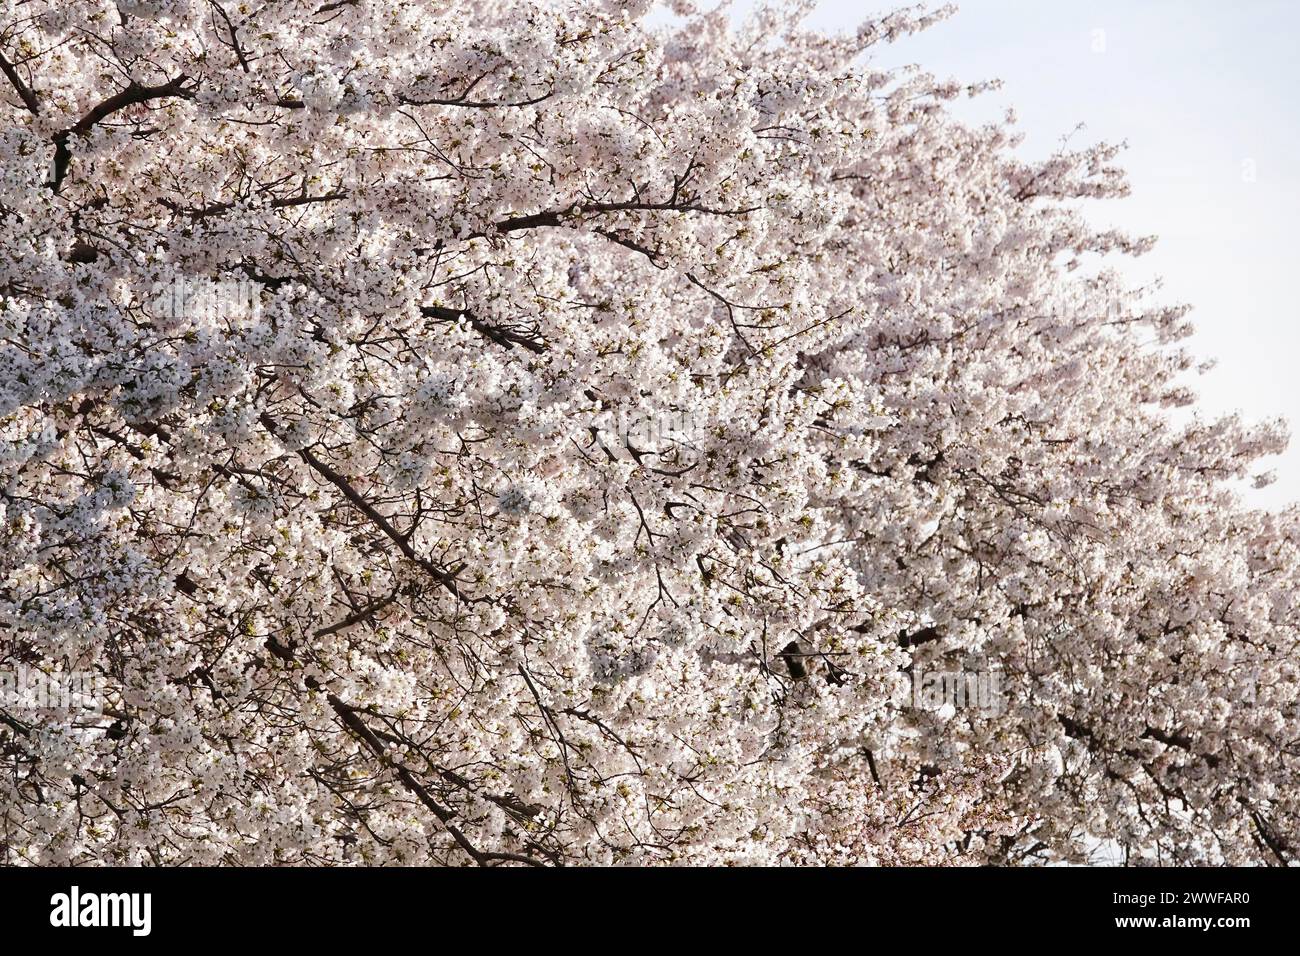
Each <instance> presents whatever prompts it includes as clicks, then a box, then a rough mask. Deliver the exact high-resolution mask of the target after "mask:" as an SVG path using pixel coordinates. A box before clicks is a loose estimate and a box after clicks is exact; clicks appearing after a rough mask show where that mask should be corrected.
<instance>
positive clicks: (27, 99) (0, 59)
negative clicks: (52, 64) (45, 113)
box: [0, 50, 41, 116]
mask: <svg viewBox="0 0 1300 956" xmlns="http://www.w3.org/2000/svg"><path fill="white" fill-rule="evenodd" d="M0 73H4V75H5V76H7V77H9V82H10V83H12V84H13V86H14V89H15V90H17V91H18V98H19V99H20V100H22V101H23V106H25V107H27V110H28V112H30V113H31V114H32V115H33V116H37V115H39V114H40V112H41V104H40V102H39V101H38V100H37V99H36V94H35V93H33V92H32V88H31V87H30V86H28V85H27V84H26V83H25V82H23V78H22V77H21V76H19V75H18V70H17V69H16V68H15V67H14V65H13V64H12V63H10V62H9V60H8V59H7V58H6V57H5V55H4V51H3V50H0Z"/></svg>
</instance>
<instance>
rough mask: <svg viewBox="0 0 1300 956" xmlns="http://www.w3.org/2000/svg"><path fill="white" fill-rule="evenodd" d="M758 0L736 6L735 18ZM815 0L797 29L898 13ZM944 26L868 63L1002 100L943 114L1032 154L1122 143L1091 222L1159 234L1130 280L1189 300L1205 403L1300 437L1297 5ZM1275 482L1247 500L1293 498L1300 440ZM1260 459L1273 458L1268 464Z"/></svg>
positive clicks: (1081, 12)
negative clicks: (1006, 137)
mask: <svg viewBox="0 0 1300 956" xmlns="http://www.w3.org/2000/svg"><path fill="white" fill-rule="evenodd" d="M755 5H756V3H755V2H753V0H739V2H738V3H736V6H735V9H736V10H737V13H738V14H739V13H741V12H744V11H747V10H750V9H752V8H753V7H754V6H755ZM892 8H893V7H892V6H891V5H890V4H888V3H880V2H877V0H871V2H865V3H864V2H853V0H822V2H821V3H819V4H818V6H817V9H816V11H815V12H814V13H813V14H812V15H811V16H810V18H809V20H808V21H807V22H808V24H809V25H810V26H814V27H817V28H819V29H825V30H829V31H844V30H852V29H855V28H856V27H857V26H858V24H859V23H861V22H862V21H863V20H864V19H866V18H867V17H869V16H870V15H872V14H877V13H881V12H884V11H887V10H889V9H892ZM958 8H959V9H958V13H957V14H956V16H954V17H953V18H951V19H949V20H947V21H945V22H944V23H941V24H939V25H937V26H935V27H933V28H932V29H930V30H927V31H924V32H923V33H921V34H918V35H915V36H912V37H908V38H905V39H903V40H900V41H899V42H898V43H896V44H894V45H893V46H891V47H887V48H882V49H881V50H880V52H878V53H876V54H875V55H874V56H873V58H872V62H873V63H874V64H876V65H879V66H901V65H904V64H907V63H917V64H920V65H921V66H922V67H923V68H924V69H926V70H927V71H928V72H931V73H934V74H936V75H937V76H939V77H941V78H944V77H948V76H952V77H955V78H956V79H958V80H961V81H962V82H965V83H970V82H975V81H979V80H984V79H995V78H996V79H1001V80H1002V81H1003V82H1004V85H1003V87H1002V89H1001V90H998V91H995V92H992V93H989V94H986V95H984V96H981V97H979V98H977V99H976V100H974V101H971V100H962V101H960V102H959V103H957V104H955V106H954V108H955V109H956V110H957V111H958V113H959V115H961V116H962V117H963V118H969V119H971V120H973V121H984V120H988V119H994V118H997V117H1000V116H1001V114H1002V113H1003V112H1005V110H1006V108H1007V107H1015V109H1016V112H1017V114H1018V116H1019V124H1018V125H1019V128H1020V129H1021V131H1022V132H1024V133H1025V142H1024V143H1023V145H1022V146H1021V147H1020V149H1021V151H1022V153H1023V154H1024V155H1026V156H1028V157H1044V156H1047V155H1049V154H1050V153H1051V152H1052V151H1053V150H1054V149H1056V148H1057V146H1058V145H1059V144H1060V141H1061V137H1062V136H1064V135H1066V134H1068V133H1070V131H1071V130H1073V129H1074V128H1075V127H1076V126H1077V125H1078V124H1080V123H1084V124H1085V125H1086V128H1085V129H1084V130H1083V131H1081V132H1080V133H1078V134H1076V135H1075V137H1074V139H1073V140H1072V141H1071V145H1072V146H1074V145H1080V144H1083V143H1086V142H1089V141H1096V140H1106V141H1111V142H1118V141H1121V140H1127V142H1128V144H1129V149H1128V150H1127V151H1126V152H1125V153H1123V154H1122V155H1121V158H1120V162H1121V163H1122V164H1123V165H1124V167H1125V168H1126V169H1127V170H1128V171H1129V174H1130V179H1131V182H1132V184H1133V195H1132V196H1131V197H1129V198H1128V199H1124V200H1118V201H1111V202H1103V203H1094V204H1092V207H1093V209H1094V212H1093V214H1092V215H1093V219H1094V221H1096V222H1097V223H1098V224H1099V225H1113V226H1119V227H1123V228H1125V229H1127V230H1129V231H1131V232H1134V233H1137V234H1139V235H1150V234H1155V235H1158V236H1159V237H1160V241H1159V242H1158V243H1157V245H1156V247H1155V249H1154V250H1153V251H1152V252H1150V253H1149V254H1147V255H1146V256H1144V257H1142V258H1141V259H1139V260H1137V261H1136V262H1134V263H1133V265H1132V267H1131V268H1126V269H1125V270H1124V271H1125V272H1126V273H1127V274H1130V275H1131V276H1132V277H1133V278H1134V279H1136V280H1142V281H1148V280H1150V279H1152V278H1154V277H1156V276H1161V277H1163V279H1164V291H1163V296H1162V298H1163V299H1165V300H1166V301H1168V302H1170V303H1175V302H1188V303H1191V304H1192V305H1193V306H1194V309H1193V311H1192V315H1191V317H1192V319H1193V321H1194V322H1195V323H1196V325H1197V329H1198V331H1197V334H1196V336H1195V338H1194V339H1193V340H1192V343H1191V348H1192V349H1193V350H1194V351H1195V352H1196V353H1197V355H1198V356H1199V357H1201V358H1210V357H1214V358H1217V359H1218V366H1217V367H1216V368H1215V369H1214V371H1212V372H1210V373H1209V374H1208V375H1205V376H1201V377H1198V378H1197V379H1196V380H1195V381H1194V382H1193V383H1192V384H1193V385H1194V387H1196V388H1198V390H1199V391H1200V392H1201V394H1202V396H1203V399H1204V407H1206V408H1207V409H1209V410H1211V411H1216V412H1230V411H1241V412H1242V413H1243V414H1244V415H1245V416H1246V417H1248V418H1251V419H1260V418H1266V417H1273V416H1278V415H1282V416H1285V417H1286V418H1288V419H1289V420H1290V422H1291V423H1292V431H1293V433H1297V432H1300V375H1298V374H1297V373H1296V369H1295V365H1296V353H1297V351H1298V350H1300V331H1298V330H1297V325H1298V323H1297V320H1300V308H1298V307H1297V299H1296V295H1295V288H1294V287H1295V280H1296V276H1297V273H1300V256H1297V251H1298V248H1300V242H1298V240H1297V236H1300V233H1298V232H1297V229H1298V228H1300V110H1298V108H1297V96H1298V95H1300V55H1298V54H1297V52H1296V49H1295V44H1296V41H1297V37H1300V2H1296V0H1290V2H1288V0H1234V2H1232V3H1226V2H1221V0H1220V2H1216V0H1089V2H1087V3H1083V2H1058V0H1052V2H1045V0H964V2H959V3H958ZM1268 464H1269V465H1271V466H1272V467H1274V468H1275V469H1276V471H1277V475H1278V481H1277V483H1276V484H1274V485H1272V486H1271V487H1269V488H1266V489H1264V490H1263V491H1246V492H1244V493H1245V494H1246V495H1247V499H1248V500H1249V501H1251V502H1252V503H1256V504H1260V505H1264V506H1267V507H1279V506H1283V505H1285V504H1287V503H1289V502H1293V501H1297V500H1300V434H1298V435H1297V437H1296V438H1295V439H1294V440H1293V447H1292V448H1291V449H1290V450H1289V451H1288V452H1287V454H1286V455H1284V456H1282V457H1281V458H1279V459H1274V460H1273V461H1272V462H1270V463H1268ZM1265 467H1267V466H1265Z"/></svg>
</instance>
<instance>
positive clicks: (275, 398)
mask: <svg viewBox="0 0 1300 956" xmlns="http://www.w3.org/2000/svg"><path fill="white" fill-rule="evenodd" d="M649 6H650V4H649V3H646V2H619V3H606V4H600V5H598V4H594V3H571V4H565V3H555V2H549V0H538V2H522V0H490V2H463V3H438V4H435V3H429V2H424V0H421V2H414V0H410V2H402V0H385V2H383V3H376V2H369V0H337V2H326V3H321V2H320V0H310V2H303V0H285V2H279V3H274V4H261V3H250V2H240V0H118V2H117V3H112V2H108V0H54V2H50V0H3V11H4V12H3V17H2V18H0V71H2V72H3V73H4V77H5V86H4V90H3V94H2V98H3V105H0V112H3V115H4V125H3V132H2V133H0V154H3V160H4V161H3V170H4V172H3V178H2V179H0V223H2V224H3V225H2V227H0V228H2V231H0V247H2V249H0V252H2V253H3V254H0V296H2V298H0V430H2V431H3V436H4V441H3V443H2V444H0V462H2V463H3V464H2V466H0V468H2V470H0V482H2V484H0V575H2V576H0V656H2V657H3V666H4V667H5V668H7V669H10V670H13V669H17V668H30V669H35V670H38V671H41V672H45V673H47V674H51V675H54V677H55V678H57V677H58V676H59V675H70V674H72V673H75V672H85V671H89V672H93V673H94V674H95V675H97V676H98V677H99V678H101V679H102V680H103V682H104V692H103V701H102V704H103V708H102V711H100V712H72V711H68V710H66V709H65V710H57V709H50V708H47V709H44V710H40V709H36V710H33V709H31V708H30V707H28V708H24V707H22V706H19V704H21V703H22V702H21V701H18V702H16V703H15V702H13V701H11V702H9V703H7V704H5V705H4V706H3V707H0V724H2V725H3V726H2V727H0V753H2V754H3V761H4V765H5V772H4V774H3V777H2V778H0V853H2V854H3V857H4V859H5V860H6V861H9V862H30V863H82V862H91V861H102V862H107V863H148V862H153V863H167V864H178V863H248V864H253V863H375V864H378V863H431V862H437V863H468V862H477V863H484V864H491V863H514V862H519V863H534V864H558V863H566V864H574V863H614V862H632V863H657V862H692V863H772V862H787V861H789V862H877V863H893V862H908V863H947V862H958V863H960V862H972V863H978V862H990V861H991V862H1023V861H1033V860H1040V859H1048V858H1054V859H1061V858H1064V859H1082V858H1083V855H1084V854H1085V852H1086V851H1087V850H1088V848H1090V847H1092V846H1094V845H1095V844H1096V842H1097V841H1099V840H1111V841H1115V842H1116V843H1117V844H1118V845H1119V846H1120V847H1122V848H1123V850H1124V852H1125V853H1126V854H1128V855H1129V857H1130V858H1131V859H1132V860H1134V861H1142V860H1145V861H1160V862H1192V861H1227V862H1245V861H1256V860H1259V861H1265V862H1273V863H1277V862H1290V861H1291V860H1293V859H1294V857H1295V854H1296V852H1297V844H1298V841H1300V787H1298V786H1297V763H1298V761H1300V740H1298V739H1297V731H1296V727H1297V722H1296V716H1297V714H1296V701H1297V646H1296V644H1297V623H1298V622H1297V616H1298V611H1297V602H1296V595H1297V593H1300V581H1297V572H1298V570H1300V560H1298V557H1297V551H1298V547H1300V524H1298V522H1297V512H1296V511H1295V510H1294V509H1293V510H1291V511H1288V512H1286V513H1284V514H1267V513H1262V512H1258V511H1252V510H1250V509H1248V508H1246V507H1244V506H1243V505H1242V504H1241V502H1240V501H1239V500H1238V498H1237V497H1236V496H1235V494H1234V492H1233V491H1232V490H1231V487H1230V485H1229V482H1230V481H1232V480H1234V479H1238V478H1242V477H1247V476H1249V475H1250V473H1251V471H1252V469H1253V467H1254V464H1255V462H1256V460H1257V459H1259V458H1260V457H1261V456H1264V455H1267V454H1269V453H1273V452H1276V451H1277V450H1279V449H1280V448H1281V447H1282V444H1283V442H1284V437H1285V436H1284V432H1283V429H1282V428H1281V426H1280V425H1278V424H1268V425H1265V426H1262V427H1255V426H1248V425H1245V424H1243V423H1241V422H1239V421H1237V420H1234V419H1228V420H1221V421H1204V420H1202V419H1200V418H1198V417H1196V416H1195V415H1191V416H1188V415H1185V414H1184V415H1182V416H1181V417H1180V416H1177V415H1174V414H1171V411H1170V410H1171V409H1173V408H1174V407H1176V406H1182V405H1186V404H1187V403H1188V402H1189V400H1190V395H1189V393H1188V391H1187V390H1186V388H1185V387H1184V385H1183V384H1182V378H1181V376H1182V373H1184V372H1185V371H1187V370H1188V369H1189V368H1190V367H1191V365H1192V359H1191V358H1190V357H1189V356H1188V355H1186V354H1185V353H1184V352H1182V351H1180V350H1179V349H1178V347H1177V344H1176V343H1177V341H1178V340H1179V339H1180V338H1182V337H1183V336H1185V335H1186V333H1187V325H1186V323H1185V322H1184V320H1183V316H1184V310H1183V309H1181V308H1169V307H1166V306H1162V305H1160V304H1158V303H1152V302H1150V301H1149V297H1147V296H1146V295H1145V293H1144V292H1143V290H1132V289H1127V288H1125V287H1124V286H1123V284H1122V283H1121V282H1120V281H1119V279H1118V278H1116V276H1115V275H1114V274H1113V273H1110V272H1107V271H1104V270H1098V269H1094V268H1091V267H1090V265H1089V263H1091V262H1092V261H1093V260H1094V259H1096V258H1097V257H1099V256H1104V255H1106V254H1118V255H1124V254H1136V253H1139V252H1141V251H1142V250H1143V249H1144V248H1146V246H1147V244H1148V240H1140V239H1133V238H1130V237H1128V236H1124V235H1121V234H1118V233H1114V232H1103V231H1099V230H1097V229H1096V228H1094V227H1093V226H1091V225H1090V224H1089V223H1088V222H1087V220H1086V219H1085V218H1084V217H1083V215H1082V213H1081V211H1080V204H1079V203H1078V202H1076V200H1078V199H1081V198H1101V197H1111V196H1120V195H1122V194H1123V192H1124V190H1125V186H1124V182H1123V178H1122V175H1121V173H1120V172H1119V170H1118V169H1117V168H1116V167H1115V166H1114V158H1115V153H1116V150H1115V149H1114V148H1112V147H1109V146H1105V145H1100V146H1095V147H1091V148H1085V149H1079V150H1077V151H1069V150H1065V149H1063V150H1062V151H1061V152H1059V153H1058V154H1057V155H1055V156H1053V157H1051V158H1050V159H1049V160H1047V161H1045V162H1042V163H1026V162H1023V161H1021V160H1018V159H1017V158H1015V156H1014V155H1013V153H1012V151H1011V146H1012V145H1013V143H1014V138H1015V134H1014V132H1013V130H1012V129H1011V128H1010V127H1009V125H1005V124H1001V125H990V126H985V127H980V128H969V127H967V126H964V125H962V124H960V123H958V122H957V121H955V120H954V119H953V118H952V116H951V115H950V114H949V113H948V111H947V107H946V105H945V104H946V103H947V101H949V100H951V99H952V98H954V97H956V96H959V95H961V94H963V93H967V92H969V93H975V92H978V89H976V88H971V89H963V88H962V87H960V86H958V85H956V84H954V83H945V82H939V81H937V80H935V79H934V78H932V77H930V76H927V75H925V74H924V73H921V72H915V71H913V72H904V73H901V74H886V73H883V72H879V71H877V70H874V69H872V68H871V66H870V65H869V61H867V63H866V64H865V65H864V60H863V57H862V54H863V53H864V52H866V51H869V50H870V48H871V47H872V46H873V45H875V44H878V43H881V42H884V41H888V40H891V39H893V38H895V37H897V36H899V35H900V34H903V33H906V32H909V31H912V30H914V29H917V28H920V27H923V26H925V25H927V24H928V23H929V22H930V21H931V20H932V19H933V18H934V16H937V15H942V11H941V12H940V13H939V14H931V13H927V12H925V11H911V12H904V13H897V14H892V15H890V16H887V17H884V18H883V19H879V20H874V21H871V22H868V23H867V24H865V25H864V26H863V27H862V28H861V29H860V30H859V31H858V33H857V34H856V35H854V36H850V37H843V38H829V37H826V36H823V35H819V34H817V33H813V32H807V31H803V30H801V29H800V28H799V27H798V19H799V18H798V16H797V15H794V14H789V13H785V12H781V11H772V12H766V13H763V14H761V15H758V16H756V17H754V18H753V19H751V20H750V21H748V22H747V23H746V24H745V25H744V26H743V27H740V28H733V27H732V25H731V24H730V21H729V19H728V16H727V14H726V13H725V12H712V13H704V14H698V15H697V14H693V13H692V12H691V10H690V9H689V7H688V6H687V5H686V4H678V5H677V7H676V9H677V12H678V14H679V15H680V17H681V18H680V19H678V20H675V21H673V22H674V23H675V24H676V25H672V26H653V25H652V24H650V23H648V22H647V21H646V19H645V17H646V14H647V12H648V8H649ZM918 669H921V670H924V671H927V672H944V671H958V672H962V673H996V674H998V675H999V677H1000V686H1001V690H1002V695H1003V698H1002V700H1001V706H1000V707H998V708H996V709H995V711H990V710H989V709H987V708H984V709H972V708H962V709H955V710H954V708H952V707H945V708H941V709H938V710H934V709H928V708H925V707H918V706H916V700H915V699H914V697H913V696H912V695H910V694H909V693H908V692H907V688H908V687H909V686H910V680H911V677H912V676H913V675H915V674H916V673H917V671H918Z"/></svg>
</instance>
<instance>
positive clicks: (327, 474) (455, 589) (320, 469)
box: [260, 412, 460, 597]
mask: <svg viewBox="0 0 1300 956" xmlns="http://www.w3.org/2000/svg"><path fill="white" fill-rule="evenodd" d="M260 420H261V422H262V425H263V427H264V428H266V430H267V431H269V432H270V433H271V434H272V435H274V436H275V437H276V438H279V437H280V434H281V433H280V428H279V426H278V425H277V424H276V421H275V419H273V418H272V417H271V416H270V415H268V414H267V413H266V412H263V413H262V415H261V418H260ZM298 454H299V456H301V458H302V460H303V461H305V462H306V463H307V464H308V465H309V466H310V467H311V468H312V470H313V471H315V472H316V473H317V474H318V475H320V476H321V477H322V478H324V479H325V480H326V481H328V482H329V483H330V484H332V485H333V486H334V487H335V488H337V489H339V491H341V492H343V496H344V497H345V498H347V499H348V501H350V502H352V505H353V507H355V508H356V509H357V510H358V511H360V512H361V513H362V514H363V515H365V516H366V517H367V518H368V519H369V520H370V523H371V524H373V525H374V526H375V527H376V528H378V529H379V530H380V531H382V532H383V533H384V535H385V536H386V537H387V538H388V539H389V540H390V541H392V542H393V543H394V544H395V545H397V547H398V550H400V551H401V552H402V554H404V555H405V556H406V557H407V559H408V560H410V561H411V562H412V563H414V564H417V565H419V566H420V568H421V569H422V570H424V572H425V573H427V574H428V575H429V576H430V577H431V578H433V579H434V580H435V581H437V582H438V583H439V584H441V585H442V586H443V587H444V588H446V589H447V590H448V591H450V592H451V593H452V594H454V595H455V596H456V597H460V587H459V585H457V583H456V576H455V575H453V574H451V573H449V572H447V571H444V570H443V569H442V568H440V567H438V566H437V565H436V564H434V563H433V562H432V561H430V560H429V559H428V558H425V557H423V556H421V555H420V554H419V553H417V552H416V550H415V548H413V547H411V543H410V541H409V540H408V539H407V536H406V535H404V534H402V533H401V532H399V531H398V530H397V529H396V528H394V527H393V526H392V525H391V524H389V522H388V519H387V518H385V517H384V516H383V515H381V514H380V513H379V512H378V511H376V510H375V507H374V505H372V504H371V503H370V502H369V501H367V500H366V499H365V498H364V497H363V496H362V495H361V493H360V492H358V491H357V490H356V488H354V487H352V483H351V482H350V481H348V479H346V478H344V477H343V476H342V475H341V474H339V473H338V472H337V471H335V470H334V469H333V468H331V467H330V466H329V465H327V464H326V463H325V462H323V461H321V460H320V459H319V458H317V457H316V456H315V455H314V454H312V452H311V450H310V449H308V448H302V449H299V451H298Z"/></svg>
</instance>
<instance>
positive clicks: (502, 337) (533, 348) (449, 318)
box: [420, 305, 546, 355]
mask: <svg viewBox="0 0 1300 956" xmlns="http://www.w3.org/2000/svg"><path fill="white" fill-rule="evenodd" d="M420 311H421V312H422V313H423V314H424V315H426V316H428V317H429V318H431V319H437V320H438V321H439V322H455V321H457V320H458V319H460V318H461V317H462V316H464V318H465V321H466V322H468V323H469V324H470V327H471V328H472V329H473V330H474V331H475V332H477V333H479V335H482V336H485V337H486V338H489V339H491V340H492V341H493V342H495V343H497V345H500V346H501V347H502V348H507V349H511V348H514V347H515V346H516V345H519V346H522V347H523V348H526V349H528V351H530V352H535V353H536V354H538V355H541V354H542V353H543V352H545V351H546V343H544V342H542V341H541V340H540V339H538V338H536V337H534V336H530V335H527V334H525V333H523V332H518V331H516V330H514V329H506V328H502V327H500V326H497V325H492V324H491V323H489V322H484V321H483V320H482V319H480V318H478V317H477V316H475V315H474V314H473V313H471V312H466V311H464V310H462V309H448V308H446V307H445V306H441V305H425V306H421V307H420Z"/></svg>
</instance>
